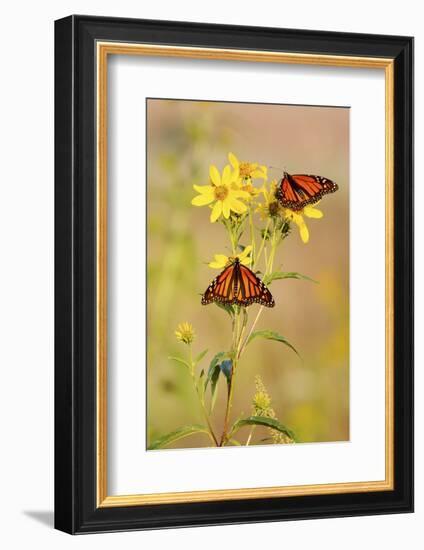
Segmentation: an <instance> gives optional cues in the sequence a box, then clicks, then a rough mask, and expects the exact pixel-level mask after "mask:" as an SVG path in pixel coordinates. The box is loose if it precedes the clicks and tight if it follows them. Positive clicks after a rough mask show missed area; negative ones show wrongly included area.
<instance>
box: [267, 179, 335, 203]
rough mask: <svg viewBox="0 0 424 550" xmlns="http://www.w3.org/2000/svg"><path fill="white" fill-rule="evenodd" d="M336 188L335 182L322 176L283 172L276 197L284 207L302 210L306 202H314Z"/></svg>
mask: <svg viewBox="0 0 424 550" xmlns="http://www.w3.org/2000/svg"><path fill="white" fill-rule="evenodd" d="M338 188H339V186H338V185H337V183H335V182H334V181H332V180H329V179H327V178H324V177H322V176H309V175H306V174H295V175H291V174H288V173H287V172H284V176H283V179H282V180H281V182H280V184H279V186H278V188H277V192H276V197H277V199H278V200H279V201H280V203H281V204H282V205H283V206H284V207H285V208H289V209H290V210H302V208H304V207H305V206H306V205H307V204H315V203H316V202H318V201H319V200H320V199H321V198H322V197H323V196H324V195H327V194H328V193H334V192H335V191H337V189H338Z"/></svg>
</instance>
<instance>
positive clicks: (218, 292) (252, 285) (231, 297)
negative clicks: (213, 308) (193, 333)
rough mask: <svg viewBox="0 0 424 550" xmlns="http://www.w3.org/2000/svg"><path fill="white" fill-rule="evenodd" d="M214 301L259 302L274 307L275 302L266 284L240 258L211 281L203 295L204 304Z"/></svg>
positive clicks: (241, 304) (245, 304) (245, 303)
mask: <svg viewBox="0 0 424 550" xmlns="http://www.w3.org/2000/svg"><path fill="white" fill-rule="evenodd" d="M212 302H221V303H223V304H229V305H232V304H236V305H240V306H249V305H251V304H253V303H258V304H261V305H263V306H266V307H274V305H275V302H274V298H273V297H272V294H271V292H270V291H269V290H268V288H267V287H266V285H265V284H264V283H263V282H262V281H261V280H260V279H259V277H257V276H256V275H255V274H254V273H253V271H252V270H250V269H249V268H248V267H246V266H244V265H242V264H240V262H239V261H238V260H236V261H235V262H234V263H232V264H230V265H229V266H228V267H226V268H225V269H224V271H222V273H221V274H220V275H218V277H215V279H214V280H213V281H212V282H211V284H210V285H209V286H208V288H207V289H206V292H205V293H204V295H203V297H202V304H203V305H207V304H211V303H212Z"/></svg>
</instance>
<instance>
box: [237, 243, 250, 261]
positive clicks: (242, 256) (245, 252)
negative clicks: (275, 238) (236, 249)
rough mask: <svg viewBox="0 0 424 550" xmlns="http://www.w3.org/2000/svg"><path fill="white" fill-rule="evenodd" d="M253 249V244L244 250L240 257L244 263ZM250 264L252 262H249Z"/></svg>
mask: <svg viewBox="0 0 424 550" xmlns="http://www.w3.org/2000/svg"><path fill="white" fill-rule="evenodd" d="M252 248H253V246H252V245H251V244H249V245H248V246H246V248H245V249H244V250H243V252H242V253H241V254H239V255H238V257H239V260H240V261H243V260H244V259H245V258H246V256H248V255H249V254H250V252H251V251H252ZM249 262H250V260H249Z"/></svg>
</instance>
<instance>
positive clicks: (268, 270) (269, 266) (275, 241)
mask: <svg viewBox="0 0 424 550" xmlns="http://www.w3.org/2000/svg"><path fill="white" fill-rule="evenodd" d="M278 243H279V238H278V237H277V235H276V227H275V225H274V229H273V232H272V238H271V251H270V254H269V258H268V260H267V262H266V269H265V275H268V273H271V271H272V267H273V264H274V258H275V251H276V249H277V245H278ZM263 310H264V306H261V307H260V308H259V311H258V313H257V314H256V317H255V319H254V321H253V323H252V326H251V327H250V330H249V333H248V335H247V336H246V338H245V339H244V342H243V344H242V345H241V347H240V350H239V353H238V357H241V355H242V353H243V352H244V350H245V349H246V346H247V342H248V341H249V338H250V336H251V335H252V333H253V331H254V330H255V327H256V325H257V323H258V321H259V319H260V316H261V315H262V312H263Z"/></svg>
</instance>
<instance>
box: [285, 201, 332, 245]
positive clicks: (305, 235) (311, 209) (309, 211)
mask: <svg viewBox="0 0 424 550" xmlns="http://www.w3.org/2000/svg"><path fill="white" fill-rule="evenodd" d="M317 204H318V203H317ZM304 216H306V217H307V218H312V219H316V220H319V219H320V218H322V217H323V216H324V214H323V213H322V212H321V210H318V208H315V205H314V206H311V205H309V204H308V205H307V206H305V208H303V210H299V211H297V212H294V211H293V210H289V209H288V208H286V218H287V219H288V220H290V221H293V222H294V223H295V224H296V225H297V227H298V228H299V233H300V238H301V239H302V241H303V242H304V243H305V244H306V243H307V242H308V241H309V229H308V227H307V225H306V223H305V220H304V218H303V217H304Z"/></svg>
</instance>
